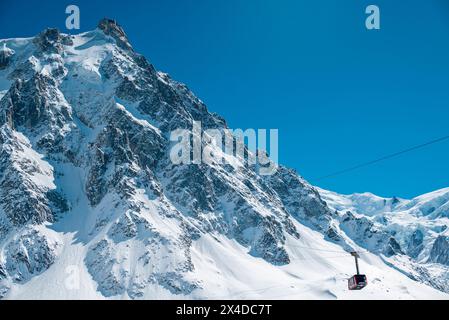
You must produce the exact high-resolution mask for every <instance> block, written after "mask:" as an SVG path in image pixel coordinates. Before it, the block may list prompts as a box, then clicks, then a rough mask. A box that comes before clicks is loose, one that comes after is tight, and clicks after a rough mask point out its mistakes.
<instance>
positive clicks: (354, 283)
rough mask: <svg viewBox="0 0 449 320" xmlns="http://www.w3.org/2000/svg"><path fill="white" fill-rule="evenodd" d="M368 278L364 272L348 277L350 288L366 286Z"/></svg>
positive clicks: (356, 288) (357, 288)
mask: <svg viewBox="0 0 449 320" xmlns="http://www.w3.org/2000/svg"><path fill="white" fill-rule="evenodd" d="M367 284H368V280H367V279H366V276H365V275H364V274H356V275H354V276H352V277H351V278H349V279H348V288H349V290H360V289H363V288H365V287H366V285H367Z"/></svg>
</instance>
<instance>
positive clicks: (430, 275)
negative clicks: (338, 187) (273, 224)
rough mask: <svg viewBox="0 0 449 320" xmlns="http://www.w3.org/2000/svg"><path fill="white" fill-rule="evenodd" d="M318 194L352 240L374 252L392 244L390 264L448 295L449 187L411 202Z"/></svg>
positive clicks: (330, 193)
mask: <svg viewBox="0 0 449 320" xmlns="http://www.w3.org/2000/svg"><path fill="white" fill-rule="evenodd" d="M319 192H320V194H321V197H322V199H323V200H324V201H326V203H327V205H328V206H329V207H330V208H331V209H333V210H336V212H337V214H338V220H339V221H340V227H341V229H342V230H343V231H344V232H345V233H346V234H347V235H348V236H349V237H351V239H353V240H354V241H355V242H357V243H359V244H360V245H361V246H363V247H364V248H365V249H367V250H369V251H371V252H380V251H379V248H384V245H385V243H389V245H390V249H391V252H385V251H384V253H385V254H386V255H387V256H389V258H386V261H387V263H388V264H390V265H392V266H393V267H394V268H397V269H398V270H400V271H401V272H403V273H405V274H407V275H408V276H409V277H411V278H412V279H417V280H419V281H421V282H424V283H427V284H429V285H431V286H433V287H435V288H438V289H440V290H442V291H445V292H449V255H448V253H449V230H447V229H448V226H449V188H445V189H441V190H438V191H435V192H431V193H428V194H425V195H422V196H419V197H416V198H414V199H412V200H405V199H399V198H389V199H387V198H381V197H378V196H376V195H373V194H371V193H362V194H352V195H339V194H336V193H334V192H330V191H326V190H322V189H319ZM390 249H388V250H390Z"/></svg>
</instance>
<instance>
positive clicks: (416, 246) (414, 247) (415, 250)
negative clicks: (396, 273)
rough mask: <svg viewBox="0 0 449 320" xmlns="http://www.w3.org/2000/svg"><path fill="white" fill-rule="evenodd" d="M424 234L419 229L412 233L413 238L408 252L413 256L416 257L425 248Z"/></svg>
mask: <svg viewBox="0 0 449 320" xmlns="http://www.w3.org/2000/svg"><path fill="white" fill-rule="evenodd" d="M423 240H424V234H423V232H422V231H421V230H419V229H417V230H415V231H414V232H413V234H412V235H411V239H410V242H409V245H408V248H407V253H408V255H409V256H411V257H412V258H416V257H417V256H418V255H419V254H420V253H421V251H422V250H423V249H424V245H423Z"/></svg>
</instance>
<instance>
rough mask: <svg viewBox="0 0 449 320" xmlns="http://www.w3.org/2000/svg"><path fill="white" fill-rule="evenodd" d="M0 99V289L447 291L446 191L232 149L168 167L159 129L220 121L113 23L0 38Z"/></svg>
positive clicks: (210, 293) (1, 293)
mask: <svg viewBox="0 0 449 320" xmlns="http://www.w3.org/2000/svg"><path fill="white" fill-rule="evenodd" d="M0 99H1V100H0V193H1V198H0V297H3V298H5V299H20V298H34V299H38V298H50V299H52V298H53V299H63V298H74V299H79V298H86V299H102V298H114V299H117V298H125V299H126V298H131V299H141V298H146V299H164V298H167V299H173V298H177V299H180V298H181V299H183V298H187V299H192V298H222V299H228V298H234V299H237V298H243V299H244V298H275V299H276V298H287V299H288V298H310V299H316V298H318V299H325V298H326V299H327V298H351V299H352V298H354V299H357V298H382V299H384V298H387V299H388V298H390V299H410V298H434V299H439V298H444V299H447V298H448V297H449V294H447V293H444V292H449V288H448V285H447V279H448V277H447V276H446V274H447V266H448V264H449V263H448V252H449V248H448V245H447V244H448V238H447V234H446V233H445V228H446V226H447V225H448V222H447V218H448V210H447V208H448V205H447V199H448V197H447V192H445V191H444V190H442V191H440V192H437V193H435V194H433V195H426V196H423V197H420V198H416V199H413V200H411V201H405V200H401V199H380V198H377V197H375V196H372V195H358V196H357V195H354V196H341V195H337V194H334V193H331V192H327V191H324V190H317V189H316V188H314V187H313V186H311V185H310V184H309V183H307V182H306V181H305V180H304V179H303V178H301V177H300V176H299V175H298V174H297V173H296V172H294V171H293V170H290V169H287V168H284V167H278V168H277V170H276V173H275V174H273V175H271V176H262V175H259V174H258V170H257V167H256V166H248V165H245V164H244V163H243V160H242V159H241V158H237V157H234V159H233V161H230V162H229V163H226V164H220V163H215V162H212V163H202V164H182V165H176V164H173V163H172V162H171V161H170V157H169V153H170V149H171V146H172V145H173V142H171V141H170V139H169V136H170V132H171V131H172V130H175V129H179V128H185V129H191V128H192V126H193V122H194V121H201V123H202V126H203V129H209V128H215V129H218V130H224V129H225V128H226V122H225V120H224V119H222V118H221V117H220V116H218V115H216V114H214V113H211V112H209V111H208V109H207V108H206V106H205V105H204V103H203V102H202V101H201V100H199V99H198V98H197V97H196V96H195V95H194V94H193V93H192V92H191V91H190V90H189V89H188V88H187V87H186V86H185V85H184V84H181V83H179V82H176V81H174V80H172V79H171V78H170V77H169V76H168V75H167V74H165V73H162V72H158V71H156V70H155V68H154V67H153V65H152V64H150V62H148V60H147V59H146V58H145V57H143V56H142V55H140V54H138V53H137V52H135V51H134V49H133V48H132V46H131V44H130V43H129V41H128V39H127V37H126V35H125V33H124V31H123V29H122V28H121V27H120V26H119V25H118V24H117V23H116V22H115V21H112V20H108V19H103V20H102V21H100V23H99V26H98V28H97V29H96V30H94V31H91V32H86V33H82V34H79V35H75V36H72V35H65V34H62V33H60V32H59V31H58V30H56V29H46V30H44V31H43V32H42V33H40V34H39V35H37V36H36V37H33V38H26V39H18V38H15V39H6V40H0ZM203 143H204V144H206V143H207V142H203ZM215 152H220V150H215ZM227 156H228V155H227ZM446 191H447V190H446ZM445 199H446V201H445ZM432 207H434V208H433V209H432ZM400 215H403V216H404V217H407V218H406V219H405V218H401V216H400ZM351 250H357V251H360V254H361V261H360V264H361V268H362V271H363V272H364V273H366V274H367V276H368V279H369V282H370V284H369V286H367V287H366V288H365V289H364V290H362V291H357V292H354V291H348V290H347V284H346V279H347V278H348V277H349V276H351V275H352V274H353V273H354V265H353V258H352V257H351V256H350V255H349V254H348V251H351ZM443 291H444V292H443Z"/></svg>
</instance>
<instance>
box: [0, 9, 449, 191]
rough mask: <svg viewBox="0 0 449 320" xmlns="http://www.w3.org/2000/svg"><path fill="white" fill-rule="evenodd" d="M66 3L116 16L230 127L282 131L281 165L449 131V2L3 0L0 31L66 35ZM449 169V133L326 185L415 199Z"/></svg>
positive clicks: (442, 180)
mask: <svg viewBox="0 0 449 320" xmlns="http://www.w3.org/2000/svg"><path fill="white" fill-rule="evenodd" d="M123 3H125V4H126V5H124V4H123ZM68 4H77V5H78V6H79V7H80V10H81V30H80V31H85V30H90V29H93V28H95V27H96V24H97V22H98V21H99V19H100V18H102V17H105V16H107V17H111V18H115V19H116V20H117V21H118V22H119V23H120V24H121V25H122V26H123V27H124V29H125V31H126V32H127V34H128V37H129V39H130V41H131V43H132V44H133V46H134V48H135V49H136V50H137V51H139V52H141V53H143V54H144V55H145V56H146V57H147V58H148V59H149V60H150V61H151V62H152V63H153V64H154V65H155V66H156V68H157V69H159V70H162V71H165V72H168V73H170V74H171V76H172V77H173V78H175V79H177V80H179V81H182V82H185V83H186V84H187V85H188V86H189V87H190V88H191V89H192V90H193V91H194V92H195V93H196V94H197V95H198V96H199V97H200V98H201V99H202V100H203V101H205V102H206V104H207V105H208V107H209V109H210V110H211V111H214V112H217V113H219V114H221V115H223V116H224V117H225V118H226V119H227V121H228V124H229V126H230V127H231V128H243V129H245V128H278V129H279V159H280V162H281V163H282V164H284V165H287V166H289V167H293V168H295V169H297V170H298V172H299V173H300V174H302V175H303V176H304V177H305V178H306V179H310V180H312V181H313V180H314V178H317V177H320V176H323V175H326V174H328V173H332V172H334V171H338V170H341V169H345V168H347V167H351V166H353V165H356V164H358V163H361V162H365V161H369V160H373V159H376V158H378V157H381V156H383V155H386V154H389V153H394V152H396V151H399V150H402V149H406V148H408V147H410V146H413V145H416V144H420V143H424V142H426V141H429V140H432V139H435V138H438V137H440V136H444V135H447V134H449V126H448V123H449V59H448V57H449V2H448V1H447V0H426V1H425V0H421V1H417V0H410V1H407V2H405V1H400V0H371V1H363V0H345V1H342V0H326V1H325V0H315V1H311V0H310V1H299V0H280V1H279V0H276V1H275V0H272V1H263V0H245V1H243V0H227V1H224V0H215V1H214V0H185V1H179V0H176V1H175V0H164V1H162V0H160V1H131V0H130V1H92V0H91V1H71V2H66V1H22V2H18V1H13V0H2V1H1V3H0V38H10V37H25V36H32V35H35V34H37V33H38V32H40V31H41V30H43V29H44V28H45V27H48V26H52V27H58V28H59V29H61V30H64V29H65V18H66V15H65V7H66V6H67V5H68ZM369 4H376V5H378V6H379V7H380V10H381V30H378V31H368V30H366V28H365V26H364V20H365V17H366V15H365V13H364V12H365V8H366V6H367V5H369ZM65 32H68V31H67V30H65ZM448 163H449V141H446V142H442V143H439V144H435V145H432V146H429V147H427V148H425V149H422V150H417V151H413V152H411V153H408V154H405V155H401V156H399V157H397V158H394V159H390V160H387V161H384V162H381V163H378V164H375V165H372V166H369V167H366V168H363V169H360V170H357V171H353V172H350V173H347V174H344V175H341V176H335V177H333V178H329V179H327V180H322V181H319V182H317V183H316V184H317V185H319V186H320V187H323V188H328V189H331V190H335V191H338V192H341V193H352V192H364V191H371V192H374V193H377V194H379V195H382V196H394V195H396V196H401V197H411V196H415V195H418V194H421V193H424V192H428V191H432V190H435V189H438V188H443V187H449V165H448Z"/></svg>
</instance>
